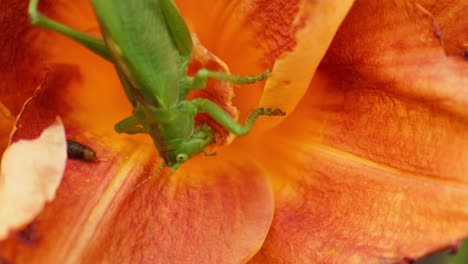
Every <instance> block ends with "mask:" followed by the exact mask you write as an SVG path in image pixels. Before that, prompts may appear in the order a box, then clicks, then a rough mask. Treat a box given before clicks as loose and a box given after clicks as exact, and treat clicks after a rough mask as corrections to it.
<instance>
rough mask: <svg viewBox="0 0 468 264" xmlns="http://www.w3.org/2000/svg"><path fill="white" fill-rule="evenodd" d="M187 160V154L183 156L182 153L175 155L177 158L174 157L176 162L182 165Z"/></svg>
mask: <svg viewBox="0 0 468 264" xmlns="http://www.w3.org/2000/svg"><path fill="white" fill-rule="evenodd" d="M187 159H188V156H187V154H184V153H181V154H177V157H176V160H177V162H179V163H182V162H184V161H186V160H187Z"/></svg>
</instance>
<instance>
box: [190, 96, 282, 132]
mask: <svg viewBox="0 0 468 264" xmlns="http://www.w3.org/2000/svg"><path fill="white" fill-rule="evenodd" d="M191 102H192V103H193V104H194V105H195V106H196V107H197V109H198V111H199V112H205V113H207V114H208V115H210V116H211V117H212V118H213V119H214V120H216V122H218V123H219V124H220V125H222V126H223V127H224V128H226V129H227V130H229V131H230V132H232V133H234V134H235V135H237V136H243V135H245V134H247V133H249V131H250V129H251V128H252V125H253V123H254V122H255V120H256V119H257V118H258V117H259V116H261V115H268V116H284V115H285V114H286V113H285V112H283V111H281V109H278V108H274V109H272V108H257V109H255V110H253V111H252V113H251V114H250V116H249V117H248V118H247V120H246V121H245V123H244V125H241V124H239V123H237V122H236V121H235V120H234V119H232V117H231V116H230V115H229V114H228V113H226V111H224V110H223V109H222V108H221V107H220V106H219V105H217V104H216V103H214V102H212V101H211V100H209V99H202V98H198V99H193V100H192V101H191Z"/></svg>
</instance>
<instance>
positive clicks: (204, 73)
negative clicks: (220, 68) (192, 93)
mask: <svg viewBox="0 0 468 264" xmlns="http://www.w3.org/2000/svg"><path fill="white" fill-rule="evenodd" d="M270 75H271V71H270V70H267V71H264V72H263V73H260V74H257V75H249V76H238V75H232V74H228V73H224V72H216V71H210V70H207V69H200V70H199V71H198V72H197V73H196V74H195V76H194V77H188V78H189V85H188V86H189V89H191V90H199V89H203V88H205V87H206V83H207V81H208V78H213V79H216V80H221V81H227V82H232V83H237V84H250V83H255V82H257V81H262V80H265V79H266V78H268V77H269V76H270Z"/></svg>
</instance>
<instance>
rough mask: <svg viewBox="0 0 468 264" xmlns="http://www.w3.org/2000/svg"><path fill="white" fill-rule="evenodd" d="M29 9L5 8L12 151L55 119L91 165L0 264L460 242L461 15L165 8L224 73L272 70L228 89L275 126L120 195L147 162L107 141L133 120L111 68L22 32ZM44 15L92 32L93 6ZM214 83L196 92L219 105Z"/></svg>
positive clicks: (236, 257)
mask: <svg viewBox="0 0 468 264" xmlns="http://www.w3.org/2000/svg"><path fill="white" fill-rule="evenodd" d="M27 2H28V1H20V0H3V1H2V3H1V4H0V7H2V8H0V25H1V26H4V29H3V30H2V32H3V34H2V35H0V47H2V49H1V51H0V59H1V60H2V61H1V62H2V63H1V64H0V66H1V68H0V79H1V81H0V96H1V97H0V98H1V99H0V100H1V101H0V102H1V103H2V104H3V105H5V107H6V108H7V109H9V112H11V113H12V115H15V116H16V115H18V113H20V112H21V114H20V115H19V119H18V121H17V123H16V128H17V129H16V131H15V133H14V134H13V135H12V138H13V141H15V140H17V139H20V138H25V137H26V138H29V137H31V136H33V135H34V136H37V135H39V133H40V131H42V129H43V128H44V127H46V126H47V125H49V124H50V120H52V119H53V118H55V116H56V115H60V116H61V118H62V119H63V122H64V125H65V128H66V131H67V137H68V138H71V139H76V140H78V141H80V142H82V143H84V144H86V145H89V146H91V147H92V148H93V149H94V150H96V152H97V153H98V159H99V160H98V161H96V162H92V163H86V162H83V161H76V160H69V161H68V162H67V168H66V172H65V176H64V179H63V181H62V183H61V186H60V187H59V189H58V192H57V197H56V199H55V200H54V201H53V202H52V203H50V204H48V205H47V206H46V208H45V209H44V210H43V211H42V212H41V214H39V215H38V217H37V218H36V219H35V220H34V222H32V223H31V224H30V225H29V226H28V227H27V228H26V229H24V230H22V231H20V232H18V233H16V234H15V233H13V234H12V235H11V236H10V237H9V239H7V240H5V241H3V242H0V256H1V258H0V262H1V261H2V260H4V261H7V262H12V263H26V262H27V263H30V262H34V263H96V262H98V263H99V262H110V263H134V262H142V263H147V262H148V263H239V262H247V261H250V262H252V263H310V262H312V263H382V262H390V263H393V262H398V261H405V260H406V261H407V260H412V259H417V258H419V257H421V256H423V255H426V254H427V253H429V252H431V251H434V250H437V249H441V248H444V247H447V246H456V245H457V244H458V243H459V242H461V240H462V239H463V238H464V237H466V236H468V186H467V183H468V178H467V176H466V175H467V171H468V132H467V131H468V110H467V109H468V108H467V106H468V92H467V90H466V87H468V77H467V76H468V67H467V65H468V62H467V61H466V59H465V58H463V56H458V55H457V54H458V53H459V52H460V49H462V48H464V45H466V44H465V43H466V40H467V39H468V38H467V35H466V32H464V31H463V30H464V29H466V28H467V27H466V25H468V21H467V18H468V16H467V15H466V10H465V9H466V8H464V7H463V6H461V5H462V4H458V5H457V4H455V3H453V4H452V5H449V4H445V5H435V4H433V3H431V2H430V1H423V3H420V4H419V5H417V4H413V3H409V2H406V1H398V0H394V1H390V0H389V1H384V2H381V3H369V2H365V1H357V2H355V3H353V1H307V0H297V1H280V0H273V1H260V0H258V1H221V0H219V1H188V0H177V1H176V2H177V5H178V7H179V8H180V10H181V13H182V14H183V16H184V18H185V19H186V20H187V23H188V24H189V26H190V28H191V30H192V31H193V32H195V33H196V34H197V36H198V37H199V39H200V41H201V43H203V45H204V46H205V47H206V48H207V50H208V51H210V52H211V53H212V54H214V55H216V56H217V57H218V58H219V59H220V60H222V61H223V62H225V63H226V64H227V65H228V66H229V68H230V70H231V71H232V72H234V73H236V74H252V73H258V72H262V71H263V70H265V69H268V68H271V69H273V74H272V76H271V78H270V79H269V80H268V81H267V82H266V83H258V84H255V85H252V86H249V87H236V88H235V97H234V98H233V100H232V105H233V106H235V107H237V109H238V110H239V112H240V120H243V119H244V118H245V114H246V113H248V111H249V110H250V109H252V108H254V107H256V106H257V105H258V104H260V105H262V106H273V107H280V108H281V109H283V110H285V111H286V112H287V117H286V118H284V119H281V118H267V117H263V118H262V119H260V120H259V122H258V123H257V124H256V127H255V130H254V131H253V132H252V133H251V134H250V135H248V136H246V137H244V138H239V139H236V140H234V141H233V142H232V143H231V144H229V145H225V146H221V145H220V146H218V149H217V153H218V155H217V156H216V157H203V156H200V157H196V158H193V159H191V160H189V161H188V162H187V163H185V164H184V165H183V166H182V167H181V168H180V169H179V170H178V171H177V172H176V173H175V174H174V175H172V176H171V177H170V178H168V179H167V177H168V173H167V172H164V171H163V172H162V173H161V175H159V177H156V178H153V179H152V180H151V181H149V182H148V183H146V184H145V185H143V186H141V187H140V188H139V189H137V190H136V191H132V189H133V187H134V186H135V185H136V184H138V183H139V182H141V181H142V180H144V179H145V178H147V177H148V176H149V175H151V174H152V173H153V172H154V171H155V170H156V169H157V167H158V165H159V164H160V159H159V158H158V156H157V153H156V151H155V148H154V146H153V144H152V142H151V140H150V139H149V138H148V137H147V136H144V135H142V136H139V135H138V136H127V135H118V134H117V133H115V132H114V131H113V125H114V124H115V123H116V122H117V121H119V120H121V119H122V118H124V117H126V116H128V114H129V113H130V112H131V108H130V105H129V103H128V102H127V101H126V98H125V95H124V93H123V90H122V89H121V88H120V84H119V81H118V78H117V76H116V74H115V72H114V69H113V67H112V65H110V64H109V63H107V62H105V61H103V60H102V59H100V58H99V57H98V56H96V55H93V54H92V53H91V52H89V51H87V50H86V49H84V48H82V47H80V46H79V45H77V44H75V43H73V42H72V41H70V40H68V39H66V38H64V37H62V36H59V35H57V34H55V33H52V32H49V31H46V30H42V29H38V28H34V27H31V26H29V25H28V21H27V16H26V5H27ZM351 6H352V7H351ZM40 9H41V10H42V11H43V13H45V14H47V15H48V16H49V17H52V18H54V19H56V20H59V21H61V22H64V23H66V24H68V25H70V26H73V27H74V28H77V29H80V30H82V31H86V32H90V33H95V34H99V32H98V31H99V30H98V28H97V24H96V20H95V18H94V16H93V13H92V10H91V7H90V5H89V3H88V1H73V2H70V1H59V0H55V1H54V0H49V1H44V3H43V5H41V7H40ZM447 14H450V15H447ZM453 19H455V20H453ZM455 22H456V23H458V24H457V26H456V27H452V26H451V25H453V23H455ZM458 25H462V26H458ZM463 25H464V26H463ZM437 29H440V30H437ZM465 31H466V30H465ZM435 33H437V34H435ZM439 33H440V34H439ZM460 36H461V37H460ZM441 38H442V40H443V43H444V44H445V49H444V46H443V45H442V44H441ZM446 53H449V54H450V56H449V55H447V54H446ZM452 54H453V55H452ZM202 55H203V54H202ZM204 56H205V57H204V59H205V60H206V61H202V64H203V63H204V64H206V65H212V64H213V65H214V66H215V67H221V68H220V69H223V63H221V62H220V61H219V60H218V59H216V58H215V57H212V56H211V55H210V54H205V55H204ZM202 60H203V58H202ZM3 61H5V62H6V64H3ZM319 63H320V66H319ZM193 67H197V65H195V66H193ZM317 67H318V68H317ZM38 85H39V88H38V89H37V90H36V87H37V86H38ZM223 85H225V84H220V83H219V82H211V83H210V88H209V89H212V90H211V91H214V92H213V93H211V94H210V93H208V94H207V95H203V94H202V95H201V96H212V97H213V98H214V99H219V103H220V104H221V105H223V106H225V107H226V108H230V107H231V101H230V100H231V91H230V90H229V87H227V86H223ZM33 93H34V97H33V98H32V99H31V100H30V101H28V103H27V104H26V105H25V106H24V107H23V103H24V101H25V100H26V99H27V98H29V97H31V95H32V94H33ZM233 114H234V112H233Z"/></svg>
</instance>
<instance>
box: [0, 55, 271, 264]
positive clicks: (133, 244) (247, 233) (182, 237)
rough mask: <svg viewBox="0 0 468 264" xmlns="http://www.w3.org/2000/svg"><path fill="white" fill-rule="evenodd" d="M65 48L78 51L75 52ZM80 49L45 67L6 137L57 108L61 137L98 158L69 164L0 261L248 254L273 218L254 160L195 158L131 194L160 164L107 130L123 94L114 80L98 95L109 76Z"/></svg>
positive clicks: (144, 143)
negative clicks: (70, 59) (72, 61)
mask: <svg viewBox="0 0 468 264" xmlns="http://www.w3.org/2000/svg"><path fill="white" fill-rule="evenodd" d="M73 53H75V55H76V56H77V57H80V51H79V50H74V51H73ZM75 55H74V56H75ZM81 55H82V57H81V60H80V61H79V63H80V64H79V66H80V67H78V66H76V65H75V66H70V65H63V64H58V65H51V66H50V67H49V69H50V70H49V72H48V75H47V78H46V79H45V81H44V82H43V85H42V86H41V88H40V89H39V90H38V91H37V92H36V94H35V97H34V98H33V99H32V100H31V101H30V102H29V103H28V104H27V105H26V106H25V110H24V112H23V114H22V118H21V120H20V121H19V122H18V129H17V131H16V132H15V134H14V137H15V138H24V137H26V138H28V137H32V136H33V135H34V134H35V133H37V130H38V129H39V128H40V127H42V126H43V124H44V122H46V120H49V119H50V118H51V117H52V114H54V115H60V116H61V117H62V118H63V120H64V124H65V127H66V130H67V137H68V138H72V139H76V140H77V141H79V142H81V143H84V144H86V145H88V146H90V147H91V148H93V149H94V150H95V151H96V152H97V155H98V161H97V162H92V163H89V162H82V161H79V160H69V161H68V163H67V169H66V172H65V177H64V180H63V183H62V185H61V188H59V190H58V193H57V198H56V199H55V200H54V202H53V203H51V204H49V205H48V206H46V208H45V209H44V211H43V212H42V213H41V214H40V215H39V216H38V217H37V218H36V220H35V221H34V223H32V224H31V225H30V226H29V227H28V228H27V229H25V230H24V231H22V232H20V233H18V235H17V236H16V237H12V238H11V239H9V240H7V241H6V242H3V243H1V244H0V252H1V256H2V257H3V259H5V260H8V261H10V262H15V263H22V262H28V261H29V260H31V259H34V260H35V262H37V263H62V262H67V261H69V262H83V263H94V262H106V261H109V262H112V263H115V262H135V261H136V262H139V261H147V260H154V261H155V262H162V263H164V262H168V261H176V262H177V261H180V262H183V261H186V260H190V261H194V262H203V261H206V260H208V261H209V262H214V263H216V262H221V263H223V262H226V261H232V260H234V261H235V262H241V261H243V260H245V259H247V258H249V257H250V256H252V255H253V254H254V253H255V252H256V251H257V250H258V249H259V248H260V246H261V243H262V242H263V240H264V238H265V236H266V234H267V231H268V228H269V226H270V223H271V220H272V215H273V197H272V191H271V182H270V180H269V178H268V177H266V175H264V173H263V172H262V171H261V170H260V169H259V168H258V167H257V165H255V164H254V163H252V162H250V161H248V160H240V159H239V158H238V157H234V158H229V156H228V157H227V158H226V156H224V157H223V158H221V157H215V158H210V159H209V160H208V159H206V158H204V157H198V158H196V159H192V160H190V161H189V162H188V163H187V164H184V166H183V167H182V168H180V169H179V170H178V171H177V172H176V173H175V174H174V175H173V176H171V178H170V179H169V181H168V182H167V184H165V185H163V187H161V186H162V184H163V181H164V178H165V177H167V174H165V173H164V174H162V175H165V176H164V177H163V176H161V177H160V178H159V179H157V178H154V179H153V180H152V181H150V182H149V183H147V184H145V185H143V186H142V187H140V188H139V189H137V190H136V191H134V192H132V189H133V187H134V186H135V185H137V184H138V183H139V182H141V181H143V180H144V179H145V178H147V177H148V176H149V175H151V174H152V173H154V171H155V170H156V168H157V166H158V164H160V162H161V161H160V160H158V159H157V155H156V151H155V148H154V146H153V144H152V142H151V140H150V139H149V137H147V136H124V135H117V134H116V133H115V132H113V131H112V127H113V123H114V122H115V121H113V120H112V119H113V118H117V117H123V116H124V115H122V113H123V110H122V109H117V107H120V106H121V104H119V102H118V100H117V101H116V100H114V98H120V97H117V96H116V95H115V93H119V94H121V95H120V96H122V98H123V94H122V91H121V89H120V87H118V86H114V89H115V92H114V94H109V95H106V96H105V97H104V95H102V94H100V93H101V92H102V91H101V90H99V89H96V87H99V85H103V86H105V87H103V90H104V91H107V92H110V91H112V90H111V88H109V87H108V86H109V83H111V84H112V82H113V81H114V79H112V78H109V79H105V78H102V77H101V79H99V77H98V74H96V73H93V72H92V71H90V70H89V69H88V68H87V66H91V68H92V67H93V66H92V64H93V63H94V64H97V63H99V62H93V60H92V59H91V58H86V56H83V54H81ZM94 67H96V66H94ZM109 68H110V66H109ZM106 69H107V68H103V69H102V70H103V71H106ZM102 70H101V72H102ZM93 81H100V82H98V83H97V85H96V83H94V82H93ZM110 87H112V86H110ZM115 87H118V88H117V89H116V88H115ZM94 96H96V97H94ZM114 96H115V97H114ZM102 98H106V100H102ZM103 107H104V108H103ZM106 107H107V108H110V109H106ZM111 111H114V113H111V114H109V112H111ZM106 113H107V114H106ZM124 114H125V113H124ZM91 117H92V118H91ZM231 157H232V156H231ZM201 161H209V163H207V162H203V163H202V162H201ZM200 164H203V166H200Z"/></svg>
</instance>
